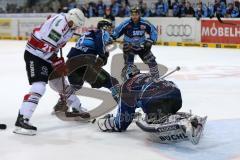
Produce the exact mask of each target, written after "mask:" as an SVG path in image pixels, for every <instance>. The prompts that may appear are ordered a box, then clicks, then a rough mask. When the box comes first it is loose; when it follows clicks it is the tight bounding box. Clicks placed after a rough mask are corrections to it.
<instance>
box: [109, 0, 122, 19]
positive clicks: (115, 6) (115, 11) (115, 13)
mask: <svg viewBox="0 0 240 160" xmlns="http://www.w3.org/2000/svg"><path fill="white" fill-rule="evenodd" d="M110 7H111V9H112V15H113V16H114V17H117V16H118V14H119V11H120V4H119V3H118V2H117V0H112V3H111V6H110Z"/></svg>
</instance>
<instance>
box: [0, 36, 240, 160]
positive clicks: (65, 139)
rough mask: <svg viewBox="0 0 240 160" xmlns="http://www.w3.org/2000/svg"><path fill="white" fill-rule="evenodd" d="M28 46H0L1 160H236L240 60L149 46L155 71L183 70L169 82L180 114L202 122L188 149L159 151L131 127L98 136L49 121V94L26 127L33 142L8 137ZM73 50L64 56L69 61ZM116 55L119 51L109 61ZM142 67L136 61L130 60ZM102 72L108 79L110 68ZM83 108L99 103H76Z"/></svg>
mask: <svg viewBox="0 0 240 160" xmlns="http://www.w3.org/2000/svg"><path fill="white" fill-rule="evenodd" d="M25 44H26V41H0V60H1V62H0V93H1V94H0V100H1V105H0V123H6V124H7V125H8V129H7V130H5V131H0V160H14V159H17V160H33V159H34V160H50V159H55V160H66V159H69V160H75V159H76V160H80V159H82V160H86V159H87V160H94V159H104V160H124V159H126V160H127V159H139V160H164V159H166V160H193V159H194V160H203V159H208V160H239V159H240V106H239V103H240V83H239V82H240V52H239V50H233V49H210V48H184V47H163V46H154V47H153V49H152V51H153V53H154V55H155V56H156V57H157V61H158V63H161V64H164V65H166V66H167V67H169V70H171V69H174V68H175V67H176V66H178V65H179V66H180V67H181V68H182V70H181V71H179V72H178V73H176V74H174V75H172V76H170V77H169V78H168V79H169V80H173V81H174V82H176V84H177V85H178V86H179V88H180V89H181V90H182V96H183V107H182V109H181V111H189V110H190V109H191V110H192V112H193V113H195V114H198V115H201V116H204V115H207V116H208V121H207V124H206V128H205V132H204V136H203V137H202V139H201V141H200V143H199V144H198V145H196V146H194V145H192V144H191V143H190V142H182V143H178V144H173V145H164V144H157V143H153V142H149V141H148V140H147V139H146V137H145V135H144V134H143V132H142V131H141V130H140V129H138V128H137V127H136V125H135V124H132V125H131V126H130V127H129V129H128V131H127V132H124V133H102V132H100V131H99V130H98V128H97V126H96V124H91V123H87V124H82V123H76V122H63V121H60V120H59V119H57V118H56V117H54V116H52V115H51V114H50V113H51V111H52V107H53V105H54V104H55V103H56V101H57V99H58V94H57V93H55V92H53V91H52V90H51V89H50V88H48V89H47V92H46V94H45V95H44V97H43V98H42V99H41V101H40V103H39V106H38V108H37V110H36V111H35V113H34V115H33V118H32V120H31V122H32V123H33V124H34V125H36V126H37V127H38V134H37V135H36V136H33V137H29V136H21V135H16V134H13V133H12V131H13V129H14V123H15V120H16V117H17V114H18V109H19V106H20V104H21V102H22V99H23V95H24V94H26V93H27V92H28V89H29V86H28V81H27V76H26V72H25V63H24V60H23V53H24V48H25ZM73 45H74V43H69V44H68V45H67V46H66V47H65V48H64V50H63V51H64V53H65V54H67V52H68V51H69V49H70V47H71V46H73ZM117 53H121V50H119V49H117V50H115V51H114V52H112V53H111V56H110V60H109V62H108V63H109V64H110V62H111V57H112V55H114V54H117ZM136 60H137V61H138V62H140V59H139V58H137V59H136ZM109 64H108V65H107V66H106V67H105V68H106V69H107V70H108V71H110V65H109ZM80 98H81V101H82V103H83V105H84V106H86V107H92V106H93V105H97V104H98V103H99V100H95V99H92V98H91V99H90V98H87V97H80Z"/></svg>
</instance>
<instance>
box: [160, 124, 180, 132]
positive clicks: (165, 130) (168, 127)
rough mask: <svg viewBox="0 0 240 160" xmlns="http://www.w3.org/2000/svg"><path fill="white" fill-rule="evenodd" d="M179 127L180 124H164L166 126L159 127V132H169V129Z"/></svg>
mask: <svg viewBox="0 0 240 160" xmlns="http://www.w3.org/2000/svg"><path fill="white" fill-rule="evenodd" d="M177 129H179V125H172V126H164V127H159V128H157V130H158V131H159V132H167V131H172V130H177Z"/></svg>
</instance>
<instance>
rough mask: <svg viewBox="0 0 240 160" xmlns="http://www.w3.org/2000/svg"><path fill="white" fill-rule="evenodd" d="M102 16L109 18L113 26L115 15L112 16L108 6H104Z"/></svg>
mask: <svg viewBox="0 0 240 160" xmlns="http://www.w3.org/2000/svg"><path fill="white" fill-rule="evenodd" d="M104 18H106V19H109V20H111V21H112V24H113V27H115V16H113V14H112V10H111V8H110V7H106V9H105V15H104Z"/></svg>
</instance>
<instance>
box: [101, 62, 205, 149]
mask: <svg viewBox="0 0 240 160" xmlns="http://www.w3.org/2000/svg"><path fill="white" fill-rule="evenodd" d="M122 77H123V79H124V83H123V84H122V85H121V90H120V91H121V92H120V100H119V103H118V105H119V106H118V111H117V114H116V115H115V116H113V115H111V114H108V115H106V116H105V117H103V118H100V119H99V120H98V126H99V128H100V129H101V130H102V131H105V132H106V131H108V132H122V131H126V129H127V128H128V126H129V125H130V124H131V123H132V121H133V119H134V117H135V116H136V114H135V110H136V109H137V108H141V109H142V111H143V112H144V113H145V114H146V116H145V118H144V120H142V119H139V120H138V121H137V122H136V124H137V125H138V126H139V127H140V128H141V129H142V130H143V131H145V132H147V133H149V135H151V136H152V137H151V138H152V139H153V140H154V141H157V142H162V143H172V142H179V141H183V140H190V141H191V142H192V143H193V144H197V143H198V141H199V139H200V135H201V133H202V131H203V126H204V124H205V122H206V117H204V118H202V117H199V116H194V115H192V114H188V113H183V112H182V113H180V112H177V111H178V110H179V109H180V108H181V107H182V97H181V92H180V90H179V88H178V87H177V86H176V85H175V84H174V83H173V82H171V81H167V80H164V79H158V80H156V79H153V78H152V76H151V75H150V74H146V73H145V74H141V73H140V70H139V69H138V68H137V67H136V66H135V65H132V66H131V70H129V69H128V67H127V66H125V67H124V68H123V71H122Z"/></svg>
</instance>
